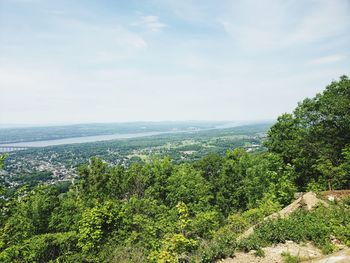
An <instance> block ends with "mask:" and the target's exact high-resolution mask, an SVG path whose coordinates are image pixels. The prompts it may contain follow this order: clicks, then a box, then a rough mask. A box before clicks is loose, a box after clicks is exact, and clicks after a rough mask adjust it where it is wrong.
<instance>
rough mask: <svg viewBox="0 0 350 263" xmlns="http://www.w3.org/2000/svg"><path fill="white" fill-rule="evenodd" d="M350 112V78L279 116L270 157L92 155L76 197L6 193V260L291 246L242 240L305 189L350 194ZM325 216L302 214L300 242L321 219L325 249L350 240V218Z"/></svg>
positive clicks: (0, 257) (201, 257)
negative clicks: (131, 159)
mask: <svg viewBox="0 0 350 263" xmlns="http://www.w3.org/2000/svg"><path fill="white" fill-rule="evenodd" d="M349 107H350V81H349V80H348V78H346V77H341V79H340V80H339V81H338V82H333V83H332V84H331V85H330V86H328V87H327V88H326V90H325V91H324V93H322V94H319V95H317V96H316V97H315V98H313V99H307V100H305V101H304V102H302V103H300V104H299V106H298V107H297V109H296V110H295V112H294V113H293V114H285V115H283V116H281V117H280V118H279V119H278V121H277V123H276V124H275V125H274V126H273V127H272V128H271V130H270V132H269V136H268V139H267V141H266V146H267V147H268V149H269V150H268V151H267V152H263V153H255V154H249V153H247V152H245V151H244V150H243V149H235V150H230V151H228V152H227V153H226V154H225V155H224V156H220V155H217V154H209V155H207V156H206V157H204V158H202V159H200V160H198V161H194V162H185V163H181V164H176V163H173V162H172V161H171V160H170V158H163V159H155V160H153V161H151V162H148V163H142V162H140V163H134V164H132V165H130V166H129V167H124V166H120V165H118V166H111V165H108V164H107V163H105V162H104V161H103V160H101V159H98V158H92V159H91V160H90V161H89V163H87V164H85V165H83V166H81V167H80V169H79V178H77V180H75V181H74V182H73V183H72V185H71V186H70V188H69V190H68V191H66V190H64V189H63V188H57V187H56V186H44V185H41V186H38V187H36V188H35V189H34V190H31V191H28V190H26V189H25V188H22V189H20V190H18V191H17V192H16V193H14V194H12V195H11V196H6V191H5V192H3V194H2V195H3V198H1V199H0V200H1V201H0V202H1V203H0V204H1V220H0V227H1V232H0V261H1V262H50V261H52V262H213V261H215V260H216V259H219V258H222V257H226V256H230V255H232V254H233V253H234V251H235V249H237V248H238V249H242V250H249V249H250V248H259V246H260V245H262V244H265V243H268V242H270V243H271V242H273V241H274V240H275V241H277V240H278V241H279V240H282V241H283V239H285V238H287V237H288V236H287V235H283V233H278V234H279V235H278V236H277V237H278V238H277V237H276V235H265V234H261V235H260V236H257V237H255V239H251V238H250V239H245V240H241V241H238V240H237V237H238V236H239V235H240V233H242V232H243V231H244V230H245V229H247V228H248V227H249V226H251V225H253V224H256V223H257V222H259V221H260V220H261V219H262V218H264V217H265V216H267V215H269V214H271V213H272V212H274V211H277V210H279V209H280V208H281V207H283V206H285V205H287V204H289V203H290V201H291V200H292V199H293V195H294V193H295V192H296V191H300V190H305V189H319V190H324V189H327V188H329V187H332V188H337V189H342V188H347V187H349V183H350V178H349V174H350V158H349V157H350V150H349V144H350V140H349V137H348V136H349V134H350V116H349V113H350V108H349ZM331 134H332V136H331ZM2 190H6V189H2ZM341 211H343V212H342V213H338V214H336V213H334V215H347V214H349V209H348V208H347V207H346V206H344V207H342V210H341ZM321 214H324V213H323V212H322V213H315V215H314V217H312V216H309V217H308V218H306V215H305V216H304V215H301V216H299V217H298V216H295V218H302V219H305V218H306V219H305V222H304V223H305V224H304V225H305V226H307V225H308V224H307V223H308V222H310V228H305V229H309V232H307V231H306V230H305V231H303V232H300V233H299V232H298V235H297V234H295V235H294V236H292V237H295V239H297V238H298V239H297V241H300V240H303V239H309V240H312V241H315V242H316V241H317V240H316V236H317V235H311V234H310V231H311V232H312V231H313V229H317V226H318V225H317V224H318V222H320V223H319V224H321V223H322V224H324V225H325V227H324V228H322V229H324V232H322V234H323V236H322V237H324V240H323V241H322V242H319V244H320V245H322V246H329V245H330V235H331V234H332V235H334V236H336V237H337V238H339V239H340V240H342V241H343V242H345V243H346V242H349V241H350V235H348V234H345V235H344V234H343V233H342V231H340V230H341V229H346V227H344V226H346V225H349V224H350V218H349V217H346V216H343V217H339V216H337V218H334V216H333V213H332V212H329V219H330V220H329V222H331V223H332V224H333V225H331V226H328V225H327V222H328V221H327V222H324V221H322V220H319V218H320V215H321ZM340 219H341V220H340ZM291 220H292V219H291ZM296 220H297V219H296ZM293 223H294V221H291V222H289V221H288V222H285V221H282V222H281V223H278V224H280V225H281V229H282V226H283V227H284V226H286V227H285V229H287V230H288V231H293V229H290V228H289V227H288V226H292V225H293ZM278 224H277V225H278ZM315 226H316V228H315ZM333 229H334V231H333ZM299 230H300V229H299ZM264 231H272V232H273V231H274V228H273V225H271V226H270V225H267V226H264V228H262V230H260V232H258V234H259V233H264ZM340 233H342V234H340ZM264 237H265V239H264ZM314 238H315V240H314ZM327 238H328V239H329V240H328V239H327ZM264 242H265V243H264ZM317 244H318V243H317V242H316V245H317Z"/></svg>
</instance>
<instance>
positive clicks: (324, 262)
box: [305, 248, 350, 263]
mask: <svg viewBox="0 0 350 263" xmlns="http://www.w3.org/2000/svg"><path fill="white" fill-rule="evenodd" d="M349 262H350V248H346V249H343V250H341V251H338V252H336V253H334V254H332V255H329V256H324V257H321V258H318V259H315V260H309V261H306V262H305V263H349Z"/></svg>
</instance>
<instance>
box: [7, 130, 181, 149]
mask: <svg viewBox="0 0 350 263" xmlns="http://www.w3.org/2000/svg"><path fill="white" fill-rule="evenodd" d="M165 133H174V132H140V133H125V134H120V133H119V134H110V135H95V136H84V137H74V138H66V139H58V140H47V141H34V142H16V143H5V144H0V147H1V146H13V147H46V146H55V145H63V144H73V143H85V142H99V141H108V140H116V139H130V138H138V137H146V136H153V135H160V134H165Z"/></svg>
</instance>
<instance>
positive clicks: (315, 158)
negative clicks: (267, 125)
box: [266, 76, 350, 190]
mask: <svg viewBox="0 0 350 263" xmlns="http://www.w3.org/2000/svg"><path fill="white" fill-rule="evenodd" d="M268 137H269V138H268V141H267V142H266V146H267V147H268V148H269V150H270V151H272V152H275V153H278V154H279V155H280V156H281V157H282V158H283V160H284V162H285V163H287V164H288V163H289V164H291V165H293V166H294V167H295V170H296V172H297V175H298V177H297V178H296V183H297V184H298V186H300V188H301V189H306V188H309V189H314V190H315V189H318V190H325V189H327V188H329V189H338V188H350V179H349V171H350V170H349V168H350V167H349V162H350V80H349V79H348V77H346V76H342V77H341V78H340V80H339V81H334V82H332V83H331V84H330V85H329V86H327V87H326V89H325V90H324V91H323V93H320V94H317V95H316V96H315V97H314V98H312V99H309V98H307V99H305V100H304V101H303V102H301V103H299V105H298V107H297V108H296V109H295V110H294V112H293V113H292V114H283V115H282V116H280V117H279V118H278V121H277V123H276V124H274V125H273V126H272V128H271V130H270V132H269V134H268Z"/></svg>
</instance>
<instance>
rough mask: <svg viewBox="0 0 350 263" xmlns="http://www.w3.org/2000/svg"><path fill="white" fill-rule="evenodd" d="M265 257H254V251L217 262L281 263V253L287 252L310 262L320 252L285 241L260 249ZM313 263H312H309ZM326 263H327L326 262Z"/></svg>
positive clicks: (307, 244) (309, 246)
mask: <svg viewBox="0 0 350 263" xmlns="http://www.w3.org/2000/svg"><path fill="white" fill-rule="evenodd" d="M262 250H263V251H264V252H265V257H256V256H255V255H254V254H255V251H251V252H249V253H244V252H236V253H235V257H234V258H227V259H224V260H222V261H219V262H225V263H247V262H249V263H282V262H283V257H282V256H281V253H283V252H289V253H290V254H291V255H293V256H299V257H300V258H302V259H303V260H311V259H315V258H318V257H321V256H322V252H321V251H320V250H319V249H318V248H316V247H314V246H313V245H312V244H311V243H306V244H304V245H300V244H296V243H294V242H292V241H287V242H286V243H285V244H278V245H275V246H272V247H266V248H263V249H262ZM309 262H314V261H309ZM322 263H323V262H322ZM327 263H328V262H327Z"/></svg>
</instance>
